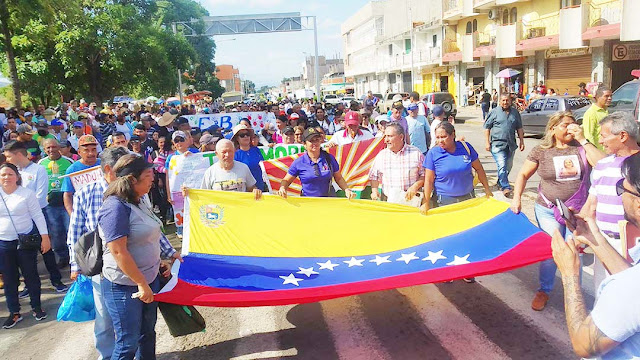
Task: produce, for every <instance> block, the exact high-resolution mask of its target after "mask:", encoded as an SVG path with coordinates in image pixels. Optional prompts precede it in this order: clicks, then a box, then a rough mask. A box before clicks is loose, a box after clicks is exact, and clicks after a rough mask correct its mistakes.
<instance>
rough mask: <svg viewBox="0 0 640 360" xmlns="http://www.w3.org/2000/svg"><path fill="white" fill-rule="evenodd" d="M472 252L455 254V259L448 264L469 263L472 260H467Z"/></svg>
mask: <svg viewBox="0 0 640 360" xmlns="http://www.w3.org/2000/svg"><path fill="white" fill-rule="evenodd" d="M469 255H470V254H467V255H465V256H458V255H453V258H454V259H453V261H452V262H449V263H447V265H464V264H468V263H470V262H471V261H469V260H467V258H469Z"/></svg>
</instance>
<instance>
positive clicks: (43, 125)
mask: <svg viewBox="0 0 640 360" xmlns="http://www.w3.org/2000/svg"><path fill="white" fill-rule="evenodd" d="M36 127H37V128H46V127H49V124H47V120H40V121H38V123H36Z"/></svg>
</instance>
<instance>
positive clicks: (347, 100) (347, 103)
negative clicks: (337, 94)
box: [340, 96, 357, 108]
mask: <svg viewBox="0 0 640 360" xmlns="http://www.w3.org/2000/svg"><path fill="white" fill-rule="evenodd" d="M340 101H341V102H342V103H343V104H344V106H345V107H347V108H348V107H349V106H351V102H352V101H357V100H356V98H355V97H353V96H343V97H342V98H341V99H340Z"/></svg>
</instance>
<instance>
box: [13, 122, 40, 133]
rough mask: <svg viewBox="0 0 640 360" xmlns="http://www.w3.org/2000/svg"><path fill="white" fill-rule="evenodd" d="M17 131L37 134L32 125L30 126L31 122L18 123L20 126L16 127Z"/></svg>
mask: <svg viewBox="0 0 640 360" xmlns="http://www.w3.org/2000/svg"><path fill="white" fill-rule="evenodd" d="M16 131H17V132H18V134H29V135H33V134H35V131H33V129H32V128H31V126H29V124H20V125H18V127H17V128H16Z"/></svg>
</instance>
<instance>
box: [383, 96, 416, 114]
mask: <svg viewBox="0 0 640 360" xmlns="http://www.w3.org/2000/svg"><path fill="white" fill-rule="evenodd" d="M398 94H400V95H402V97H403V98H406V97H409V93H406V92H387V93H386V94H385V95H384V97H381V98H380V101H378V112H379V113H380V114H383V113H386V112H387V111H389V109H391V105H393V97H394V96H396V95H398ZM374 95H375V96H378V95H379V94H374Z"/></svg>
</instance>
